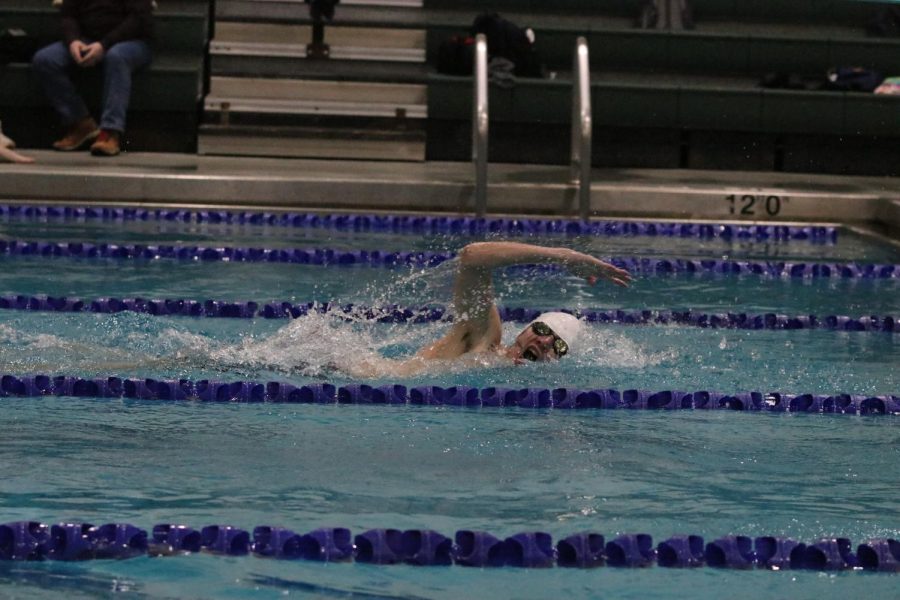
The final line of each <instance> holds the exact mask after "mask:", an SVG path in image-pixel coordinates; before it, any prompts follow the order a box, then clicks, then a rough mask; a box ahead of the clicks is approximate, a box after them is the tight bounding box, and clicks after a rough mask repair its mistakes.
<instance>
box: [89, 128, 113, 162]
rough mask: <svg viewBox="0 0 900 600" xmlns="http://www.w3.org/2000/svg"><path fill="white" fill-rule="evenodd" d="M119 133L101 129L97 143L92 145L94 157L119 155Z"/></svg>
mask: <svg viewBox="0 0 900 600" xmlns="http://www.w3.org/2000/svg"><path fill="white" fill-rule="evenodd" d="M119 135H120V134H119V132H118V131H115V130H113V129H101V130H100V135H98V136H97V141H96V142H94V143H93V144H91V154H93V155H94V156H115V155H116V154H118V153H119Z"/></svg>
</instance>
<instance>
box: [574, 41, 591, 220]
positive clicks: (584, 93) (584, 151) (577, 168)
mask: <svg viewBox="0 0 900 600" xmlns="http://www.w3.org/2000/svg"><path fill="white" fill-rule="evenodd" d="M572 71H573V76H572V157H571V158H572V160H571V165H572V182H573V183H576V184H577V185H578V215H579V216H580V217H581V219H582V220H584V221H587V219H588V216H589V215H590V210H591V136H592V130H593V117H592V115H591V68H590V61H589V59H588V45H587V40H586V39H584V38H583V37H579V38H578V39H577V40H576V41H575V58H574V60H573V65H572Z"/></svg>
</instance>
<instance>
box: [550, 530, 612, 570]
mask: <svg viewBox="0 0 900 600" xmlns="http://www.w3.org/2000/svg"><path fill="white" fill-rule="evenodd" d="M605 546H606V542H605V541H604V539H603V536H602V535H600V534H599V533H576V534H574V535H570V536H569V537H567V538H565V539H562V540H560V541H559V542H558V543H557V544H556V564H557V565H559V566H560V567H572V568H579V569H590V568H593V567H600V566H603V562H604V556H603V551H604V549H605Z"/></svg>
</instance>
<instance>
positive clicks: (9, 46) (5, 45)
mask: <svg viewBox="0 0 900 600" xmlns="http://www.w3.org/2000/svg"><path fill="white" fill-rule="evenodd" d="M37 50H38V41H37V39H35V38H34V37H33V36H30V35H28V34H27V33H25V31H23V30H22V29H15V28H10V29H3V30H0V65H5V64H9V63H11V62H31V57H32V56H34V53H35V52H37Z"/></svg>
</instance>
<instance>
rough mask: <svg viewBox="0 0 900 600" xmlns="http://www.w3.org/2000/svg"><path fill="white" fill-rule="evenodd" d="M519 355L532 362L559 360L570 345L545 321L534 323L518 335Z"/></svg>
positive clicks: (516, 345)
mask: <svg viewBox="0 0 900 600" xmlns="http://www.w3.org/2000/svg"><path fill="white" fill-rule="evenodd" d="M515 347H516V348H517V349H518V350H519V357H521V358H524V359H525V360H529V361H532V362H547V361H551V360H559V358H560V357H562V356H565V355H566V353H568V351H569V347H568V346H567V345H566V343H565V342H564V341H562V340H561V339H560V338H559V337H558V336H557V335H556V334H555V333H554V332H553V330H552V329H550V328H549V327H547V325H545V324H544V323H540V322H537V323H532V324H531V325H529V326H528V327H526V328H525V329H523V330H522V332H521V333H520V334H519V335H518V336H517V337H516V343H515Z"/></svg>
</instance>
